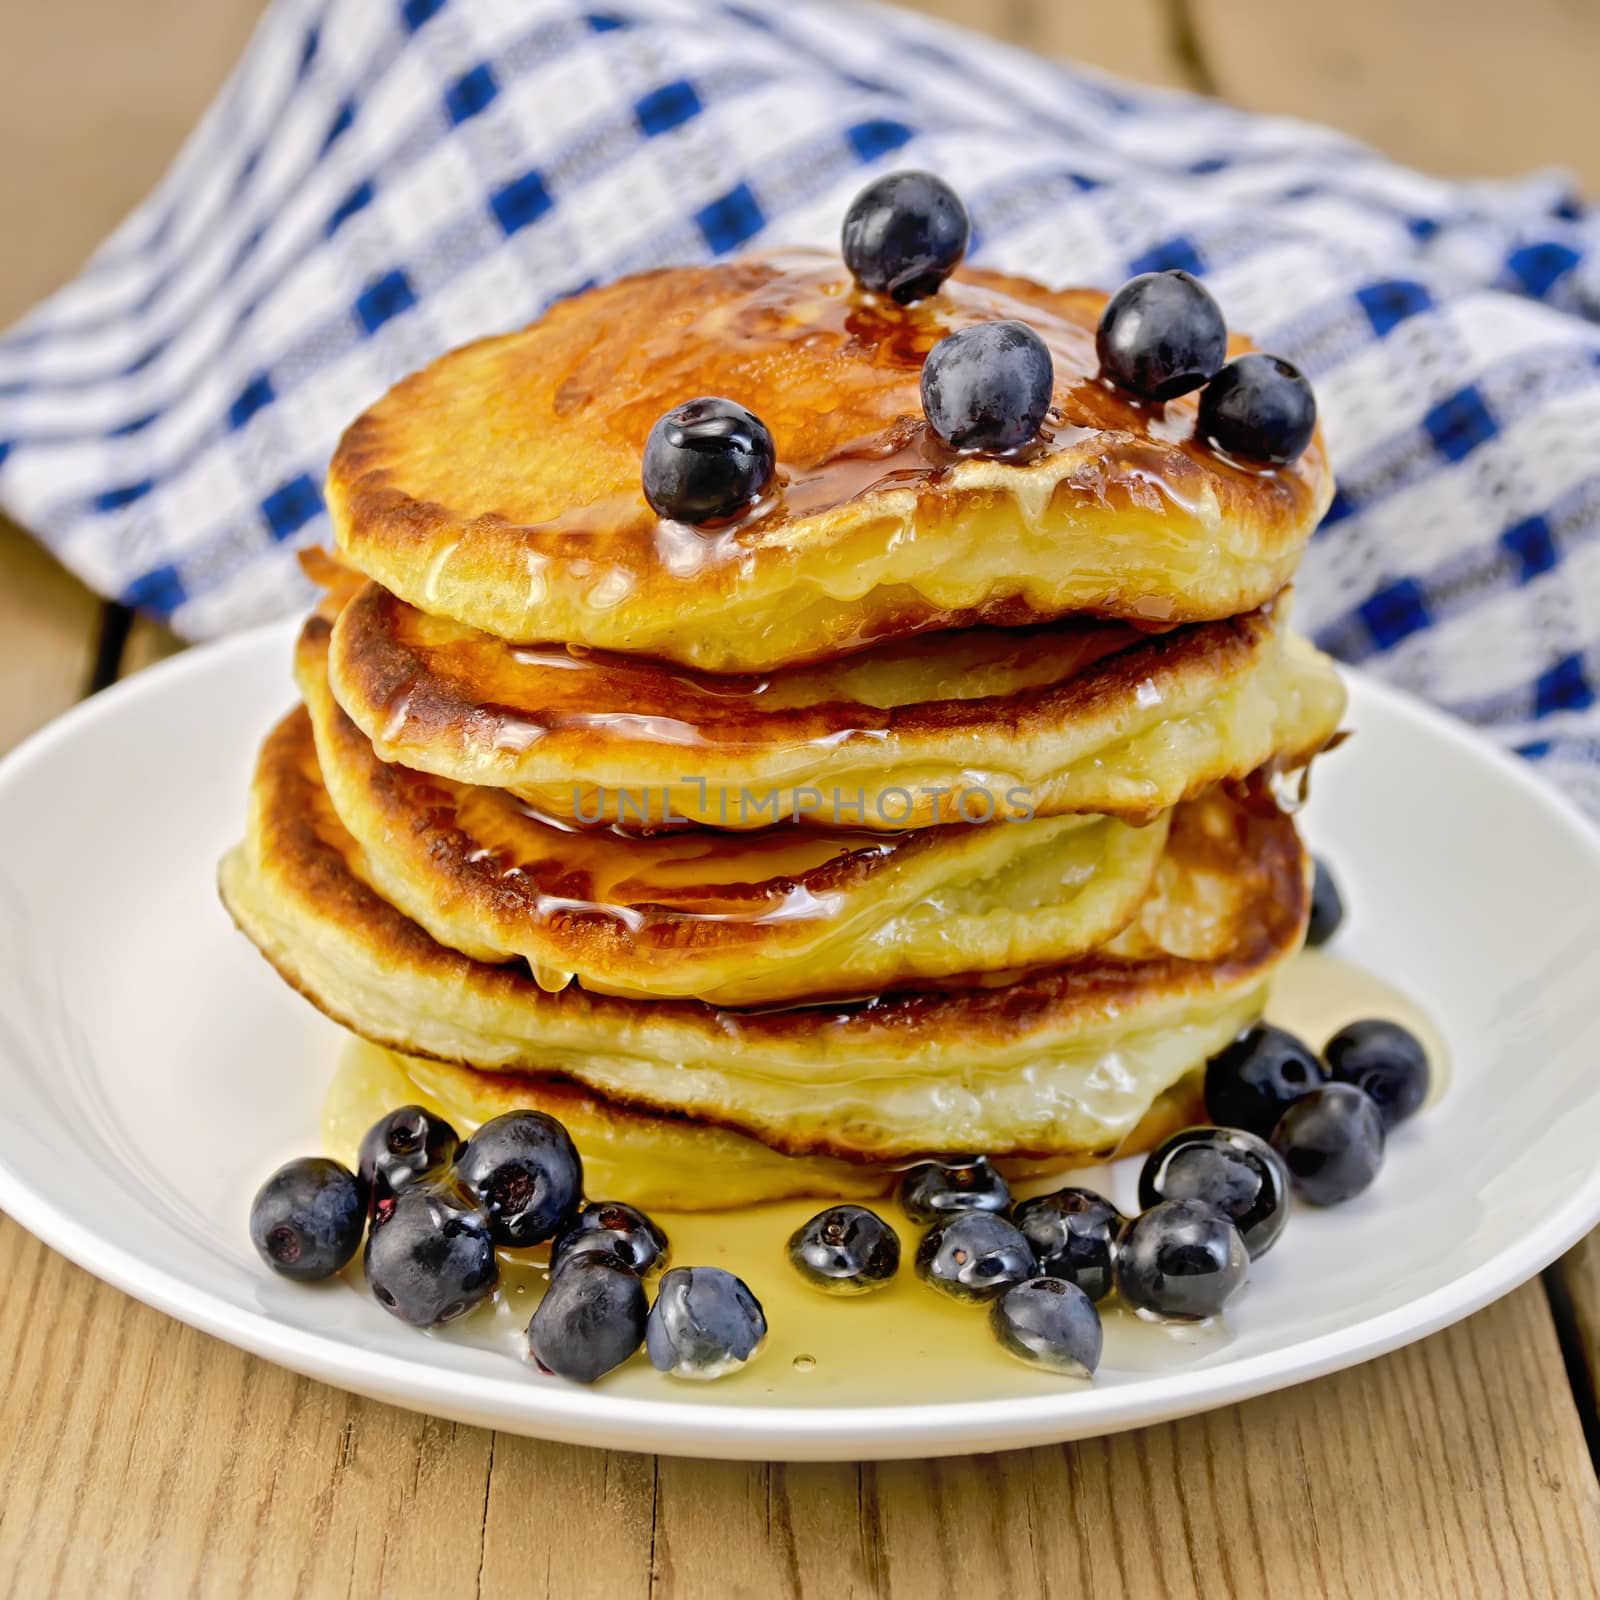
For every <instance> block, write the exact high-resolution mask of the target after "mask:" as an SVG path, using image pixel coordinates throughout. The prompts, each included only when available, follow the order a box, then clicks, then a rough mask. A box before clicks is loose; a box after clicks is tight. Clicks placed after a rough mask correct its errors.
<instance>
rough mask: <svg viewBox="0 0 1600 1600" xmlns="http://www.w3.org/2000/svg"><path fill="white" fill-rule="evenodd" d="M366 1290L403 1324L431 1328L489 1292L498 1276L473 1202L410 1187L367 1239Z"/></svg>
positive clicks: (432, 1188) (449, 1191) (443, 1190)
mask: <svg viewBox="0 0 1600 1600" xmlns="http://www.w3.org/2000/svg"><path fill="white" fill-rule="evenodd" d="M366 1269H367V1286H368V1288H370V1289H371V1290H372V1293H373V1296H374V1297H375V1298H376V1300H377V1302H378V1304H379V1305H381V1306H382V1307H383V1308H384V1309H385V1310H386V1311H390V1312H392V1313H393V1314H394V1315H395V1316H397V1317H399V1318H400V1320H401V1321H402V1322H409V1323H412V1324H413V1325H414V1326H416V1327H419V1328H432V1327H435V1326H437V1324H439V1323H441V1322H450V1321H452V1320H453V1319H454V1318H456V1317H459V1316H461V1315H462V1314H463V1313H464V1312H467V1311H470V1310H471V1309H472V1308H473V1307H474V1306H475V1305H477V1303H478V1302H479V1301H480V1300H482V1299H484V1297H485V1296H487V1295H489V1294H490V1293H492V1292H493V1290H494V1286H495V1284H496V1283H497V1282H498V1281H499V1277H500V1269H499V1265H498V1264H497V1263H496V1261H495V1255H494V1241H493V1240H492V1239H491V1238H490V1237H489V1224H488V1221H487V1220H486V1219H485V1217H484V1215H483V1213H482V1212H481V1211H479V1210H478V1208H477V1207H476V1206H475V1205H473V1203H472V1201H471V1198H470V1197H469V1196H467V1195H466V1194H464V1193H462V1192H460V1191H459V1190H457V1189H455V1188H447V1187H444V1186H442V1185H439V1184H431V1183H430V1184H411V1185H410V1186H408V1187H407V1188H405V1189H402V1190H401V1192H400V1193H399V1194H398V1195H396V1196H395V1199H394V1204H393V1205H392V1206H391V1207H390V1208H389V1211H388V1214H387V1215H386V1216H382V1217H379V1218H377V1219H375V1220H374V1222H373V1224H372V1231H371V1232H370V1233H369V1234H368V1235H367V1255H366Z"/></svg>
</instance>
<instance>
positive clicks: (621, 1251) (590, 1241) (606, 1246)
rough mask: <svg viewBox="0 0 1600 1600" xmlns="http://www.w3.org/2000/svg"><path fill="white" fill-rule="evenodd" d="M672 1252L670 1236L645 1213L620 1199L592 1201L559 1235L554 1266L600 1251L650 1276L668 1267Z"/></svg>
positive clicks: (552, 1249) (552, 1254) (553, 1251)
mask: <svg viewBox="0 0 1600 1600" xmlns="http://www.w3.org/2000/svg"><path fill="white" fill-rule="evenodd" d="M668 1249H669V1247H668V1245H667V1236H666V1234H664V1233H663V1232H662V1231H661V1229H660V1228H658V1227H657V1226H656V1225H655V1223H653V1222H652V1221H651V1220H650V1218H649V1217H647V1216H646V1215H645V1214H644V1212H642V1211H637V1210H635V1209H634V1208H633V1207H632V1206H626V1205H624V1204H623V1203H622V1202H621V1201H620V1200H591V1201H590V1202H589V1203H588V1205H586V1206H585V1207H584V1208H583V1210H582V1211H580V1212H579V1213H578V1214H577V1216H575V1217H573V1218H572V1219H571V1220H570V1221H569V1222H568V1223H567V1224H566V1226H565V1227H563V1228H562V1230H561V1231H560V1232H559V1233H558V1234H557V1235H556V1239H555V1243H554V1244H553V1245H551V1246H550V1265H551V1267H552V1268H555V1267H559V1266H560V1265H561V1263H562V1262H563V1261H566V1260H569V1259H570V1258H572V1257H574V1256H579V1255H587V1254H590V1253H591V1252H596V1251H598V1252H599V1253H601V1254H603V1255H611V1256H615V1257H616V1259H617V1260H618V1261H620V1262H621V1263H622V1264H623V1265H624V1266H625V1267H632V1268H633V1270H634V1271H635V1272H637V1273H638V1274H639V1275H640V1276H641V1277H647V1276H648V1275H649V1274H650V1273H652V1272H659V1271H660V1270H661V1268H662V1267H664V1266H666V1264H667V1255H668Z"/></svg>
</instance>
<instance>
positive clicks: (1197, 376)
mask: <svg viewBox="0 0 1600 1600" xmlns="http://www.w3.org/2000/svg"><path fill="white" fill-rule="evenodd" d="M1094 344H1095V351H1096V353H1097V354H1098V355H1099V357H1100V369H1101V371H1102V372H1104V373H1105V375H1106V376H1107V377H1108V378H1110V379H1111V380H1112V382H1113V383H1115V384H1116V385H1117V386H1118V387H1119V388H1123V389H1127V390H1129V391H1130V392H1131V393H1133V394H1136V395H1141V396H1143V398H1145V399H1146V400H1171V399H1172V398H1173V397H1174V396H1176V395H1180V394H1187V393H1188V392H1189V391H1190V390H1191V389H1198V388H1199V387H1200V385H1201V384H1203V383H1206V382H1208V381H1209V380H1210V379H1212V378H1214V377H1216V375H1217V373H1218V372H1219V371H1220V370H1221V369H1222V363H1223V362H1224V361H1226V360H1227V359H1228V325H1227V323H1226V322H1224V321H1223V317H1222V310H1221V308H1220V307H1219V306H1218V305H1217V302H1216V301H1215V300H1213V299H1212V298H1211V295H1210V293H1209V292H1208V291H1207V289H1206V288H1205V286H1204V285H1203V284H1202V283H1201V282H1200V280H1199V279H1198V278H1194V277H1191V276H1190V275H1189V274H1188V273H1187V272H1180V271H1177V270H1174V271H1171V272H1142V273H1140V274H1139V276H1138V277H1137V278H1130V279H1129V280H1128V281H1127V282H1126V283H1125V284H1123V286H1122V287H1121V288H1120V289H1118V290H1117V292H1116V293H1115V294H1114V295H1112V297H1111V298H1110V300H1108V301H1107V302H1106V308H1105V310H1104V311H1103V312H1102V313H1101V315H1100V327H1099V331H1098V332H1097V333H1096V334H1095V340H1094Z"/></svg>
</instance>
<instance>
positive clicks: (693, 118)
mask: <svg viewBox="0 0 1600 1600" xmlns="http://www.w3.org/2000/svg"><path fill="white" fill-rule="evenodd" d="M902 166H926V167H932V168H935V169H937V170H938V171H940V172H941V173H943V174H944V175H945V176H946V177H948V178H949V179H950V180H951V181H952V182H953V183H954V184H955V186H956V187H957V189H958V190H959V191H960V192H961V194H962V195H963V196H964V198H965V199H966V202H967V205H968V207H969V209H970V211H971V214H972V220H973V228H974V251H973V253H974V255H975V257H976V259H977V260H979V261H982V262H985V263H987V264H990V265H993V266H997V267H1002V268H1007V269H1010V270H1013V271H1017V272H1023V273H1027V274H1030V275H1032V276H1035V277H1038V278H1041V279H1043V280H1045V281H1046V282H1048V283H1067V282H1080V283H1098V284H1102V285H1105V286H1108V287H1109V286H1114V285H1116V284H1117V283H1119V282H1120V281H1121V280H1123V279H1124V278H1126V277H1127V276H1128V275H1129V274H1131V273H1135V272H1142V271H1146V270H1149V269H1151V268H1161V267H1184V268H1187V269H1189V270H1190V271H1193V272H1196V273H1201V274H1203V275H1204V276H1205V278H1206V280H1207V282H1208V283H1209V284H1210V285H1211V286H1212V288H1213V289H1214V291H1215V292H1216V294H1217V296H1218V298H1219V299H1220V301H1221V303H1222V306H1223V309H1224V310H1225V311H1226V312H1227V314H1228V319H1229V321H1230V323H1232V324H1233V325H1235V326H1238V327H1241V328H1246V329H1249V330H1252V331H1253V332H1254V333H1255V335H1256V336H1257V337H1258V339H1259V340H1260V341H1261V342H1262V343H1263V344H1264V345H1265V346H1266V347H1267V348H1269V349H1271V350H1274V351H1277V352H1280V353H1282V354H1283V355H1285V356H1288V357H1290V358H1291V359H1292V360H1294V361H1296V362H1297V363H1298V364H1299V365H1300V366H1301V367H1302V368H1304V369H1305V371H1306V372H1307V373H1308V375H1309V376H1310V377H1311V379H1312V380H1313V382H1314V383H1315V384H1316V388H1317V393H1318V396H1319V398H1320V401H1321V405H1322V411H1323V416H1324V420H1325V424H1326V428H1327V433H1328V439H1329V442H1330V445H1331V447H1332V452H1333V458H1334V464H1335V467H1336V469H1337V472H1338V476H1339V480H1340V491H1339V497H1338V499H1337V501H1336V502H1335V505H1334V507H1333V510H1332V511H1331V513H1330V514H1329V517H1328V520H1327V522H1326V523H1325V524H1324V526H1323V527H1322V529H1321V531H1320V532H1319V533H1318V535H1317V537H1316V538H1315V539H1314V541H1313V542H1312V545H1311V548H1310V551H1309V553H1308V555H1307V558H1306V561H1305V564H1304V567H1303V569H1302V573H1301V577H1300V580H1299V600H1298V602H1297V604H1298V612H1297V615H1298V618H1299V620H1300V622H1301V624H1302V625H1303V626H1306V627H1307V628H1308V629H1309V630H1310V631H1311V632H1312V633H1313V634H1314V635H1315V637H1316V638H1317V639H1318V640H1319V641H1320V642H1321V643H1322V644H1323V645H1324V646H1326V647H1327V648H1328V649H1330V650H1332V651H1334V652H1335V653H1336V654H1338V655H1339V656H1341V657H1343V658H1344V659H1345V660H1347V661H1354V662H1359V663H1361V664H1362V665H1363V666H1365V667H1367V668H1369V669H1370V670H1373V671H1376V672H1378V673H1380V674H1381V675H1383V676H1384V677H1386V678H1389V679H1391V680H1393V681H1394V682H1396V683H1399V684H1402V685H1404V686H1405V687H1407V688H1409V689H1412V690H1415V691H1417V692H1419V693H1421V694H1424V695H1426V696H1428V697H1430V698H1431V699H1434V700H1436V701H1438V702H1439V703H1441V704H1443V705H1445V706H1447V707H1448V708H1450V709H1451V710H1453V711H1456V712H1458V713H1459V714H1461V715H1462V716H1464V717H1467V718H1468V719H1470V720H1471V721H1473V722H1475V723H1477V724H1478V725H1479V726H1480V727H1482V728H1484V729H1485V730H1486V731H1488V732H1489V733H1490V734H1491V735H1492V736H1493V737H1494V738H1495V739H1497V740H1498V741H1499V742H1501V743H1502V744H1504V745H1506V746H1508V747H1510V748H1512V749H1516V750H1520V751H1521V752H1523V753H1524V754H1525V755H1528V756H1530V757H1533V758H1534V759H1536V760H1537V761H1538V762H1539V763H1540V765H1541V767H1542V769H1543V770H1544V771H1545V772H1546V773H1548V774H1549V775H1550V776H1551V777H1552V778H1554V779H1555V780H1556V781H1557V782H1559V783H1561V784H1563V785H1564V786H1565V787H1567V788H1568V790H1569V791H1570V792H1572V793H1573V794H1575V795H1576V796H1578V797H1579V798H1580V800H1581V801H1582V802H1583V803H1585V804H1586V805H1587V806H1588V807H1589V808H1590V809H1591V810H1593V811H1596V812H1600V706H1597V705H1596V685H1597V683H1600V326H1597V320H1600V216H1597V215H1596V213H1594V212H1593V211H1585V210H1583V209H1581V208H1580V207H1579V206H1578V205H1577V204H1576V203H1575V202H1574V201H1573V200H1572V198H1571V196H1570V193H1569V191H1568V189H1567V188H1566V186H1565V184H1564V181H1563V180H1562V178H1561V177H1559V176H1557V175H1536V176H1534V177H1531V178H1529V179H1527V180H1525V181H1521V182H1517V183H1473V184H1466V183H1446V182H1442V181H1439V180H1436V179H1432V178H1427V177H1423V176H1421V175H1420V174H1417V173H1414V172H1409V171H1406V170H1404V169H1402V168H1399V167H1396V166H1393V165H1391V164H1390V163H1388V162H1386V161H1384V160H1382V159H1380V158H1379V157H1378V156H1377V155H1375V154H1374V153H1373V152H1372V151H1370V150H1367V149H1365V148H1363V147H1362V146H1360V145H1358V144H1355V143H1353V142H1352V141H1350V140H1349V139H1346V138H1344V137H1342V136H1340V135H1338V134H1335V133H1332V132H1329V131H1326V130H1323V129H1319V128H1314V127H1308V126H1305V125H1302V124H1300V123H1296V122H1290V121H1285V120H1279V119H1273V118H1264V117H1254V116H1247V115H1244V114H1242V113H1239V112H1235V111H1232V110H1229V109H1227V108H1225V107H1222V106H1219V105H1215V104H1212V103H1210V102H1207V101H1203V100H1199V99H1194V98H1191V97H1188V96H1184V95H1179V94H1172V93H1167V92H1163V91H1157V90H1151V89H1143V88H1135V87H1132V86H1130V85H1127V84H1124V83H1118V82H1115V81H1112V80H1109V79H1106V78H1103V77H1100V76H1098V75H1095V74H1092V73H1089V72H1085V71H1077V70H1072V69H1068V68H1063V67H1058V66H1054V65H1051V64H1048V63H1046V62H1044V61H1041V60H1038V59H1035V58H1033V57H1030V56H1027V55H1023V54H1020V53H1018V52H1015V51H1011V50H1007V49H1005V48H1003V47H1001V46H998V45H994V44H991V43H989V42H987V41H983V40H979V39H977V38H975V37H973V36H971V35H968V34H965V33H962V32H959V31H956V30H953V29H949V28H946V27H943V26H940V25H937V24H931V23H927V22H924V21H921V20H918V19H916V18H914V17H911V16H909V15H906V14H902V13H899V12H893V11H888V10H878V9H874V8H870V7H868V6H865V5H856V4H849V3H845V0H837V3H833V0H784V3H783V4H781V5H780V4H776V3H766V0H761V3H750V4H744V5H732V4H715V3H711V0H614V3H612V0H590V3H589V4H587V5H586V4H582V3H578V4H574V3H571V0H449V3H447V0H277V3H276V4H275V5H274V6H273V7H272V8H271V10H270V11H269V12H268V13H267V15H266V17H265V19H264V20H263V22H262V23H261V26H260V28H259V30H258V31H257V33H256V36H255V38H254V40H253V42H252V43H251V45H250V48H249V51H248V53H247V54H246V56H245V59H244V61H243V62H242V64H241V65H240V66H239V68H238V70H237V71H236V72H235V73H234V75H233V77H232V79H231V80H230V82H229V83H228V85H227V87H226V88H225V89H224V90H223V92H222V94H221V96H220V97H219V98H218V100H217V102H216V103H215V104H214V105H213V106H212V107H211V109H210V111H209V112H208V113H207V114H206V116H205V118H204V120H203V121H202V123H201V125H200V127H199V128H198V129H197V130H196V132H195V133H194V135H193V137H192V138H191V139H190V141H189V143H188V144H187V146H186V147H185V149H184V150H183V152H182V154H181V155H180V156H179V158H178V160H177V162H176V163H175V164H174V166H173V168H172V170H171V172H170V173H168V175H167V176H166V178H165V179H164V180H163V181H162V183H161V184H160V186H159V187H158V188H157V190H156V192H155V193H154V194H153V195H152V196H151V197H150V198H149V200H147V201H146V202H145V203H144V204H143V205H142V206H141V207H140V208H139V209H138V210H137V211H136V212H135V213H134V214H133V215H132V216H131V217H129V218H128V220H127V221H126V222H125V223H124V224H123V225H122V226H121V227H120V228H119V229H118V230H117V231H116V233H115V234H113V235H112V237H111V238H110V239H109V240H108V241H107V242H106V244H105V245H104V246H103V248H102V249H101V250H100V251H99V252H98V254H96V255H95V257H94V258H93V259H92V260H91V261H90V262H89V264H88V265H87V266H86V267H85V268H84V269H83V271H82V272H81V273H80V274H79V276H78V277H77V278H76V279H75V280H74V281H73V282H71V283H69V284H68V285H67V286H66V287H65V288H64V289H62V290H61V291H60V292H59V293H57V294H56V295H54V296H53V297H52V298H50V299H49V300H47V301H46V302H45V303H44V304H43V305H41V306H39V307H38V308H37V309H36V310H35V311H34V312H33V313H32V314H31V315H30V316H28V317H27V318H25V319H24V320H23V321H22V323H20V324H19V325H18V326H17V327H16V328H14V329H13V330H11V331H10V332H9V333H8V334H6V335H4V336H3V337H0V505H3V506H4V507H5V509H6V510H7V511H8V512H9V513H10V514H11V515H12V516H13V517H15V518H16V519H17V520H18V521H19V522H21V523H23V524H24V525H26V526H28V527H30V528H32V529H34V530H36V531H37V533H38V534H39V536H40V537H41V538H42V539H44V540H45V542H46V543H48V544H49V546H50V547H51V548H52V549H53V550H55V551H56V553H57V554H58V555H59V556H60V557H61V558H62V559H63V560H64V561H65V562H66V563H67V564H68V565H69V566H71V567H72V568H73V569H74V570H75V571H77V572H78V573H80V574H81V575H82V576H83V577H84V578H85V579H86V580H87V581H88V582H89V583H90V584H92V585H94V586H95V587H96V588H98V589H99V590H101V591H102V592H103V593H105V594H107V595H110V596H113V597H116V598H119V599H121V600H123V601H126V602H128V603H130V604H132V605H137V606H140V607H143V608H144V609H146V610H148V611H150V612H153V613H155V614H156V615H158V616H162V617H165V618H168V619H169V620H170V621H171V622H172V623H173V625H174V626H175V627H177V628H178V629H179V630H180V631H181V632H183V633H185V634H188V635H191V636H193V637H202V636H207V635H212V634H217V633H221V632H223V631H224V630H226V629H231V628H238V627H242V626H244V625H245V624H247V623H251V622H255V621H258V620H260V619H262V618H265V617H271V616H274V615H278V614H280V613H283V612H286V611H290V610H293V609H294V608H296V607H298V606H300V605H301V604H302V603H303V602H304V600H305V598H306V595H305V591H304V588H303V585H302V580H301V578H300V576H299V574H298V572H297V570H296V566H295V563H294V559H293V550H294V547H296V546H299V545H304V544H309V543H313V542H316V541H320V540H323V539H324V538H326V536H327V524H326V519H325V516H324V512H323V505H322V497H321V492H320V487H319V485H320V483H321V480H322V475H323V471H324V469H325V467H326V465H327V461H328V457H329V454H330V452H331V450H332V448H333V445H334V442H335V440H336V439H337V437H338V434H339V431H340V429H341V428H342V427H343V426H344V424H345V423H346V422H348V421H349V420H350V418H351V417H353V416H354V415H355V414H356V413H357V412H358V411H359V410H360V409H361V408H362V407H363V406H365V405H366V404H368V403H369V402H370V401H372V400H373V399H375V398H376V397H377V396H378V395H379V394H380V393H381V392H382V391H383V390H384V388H385V387H386V386H387V385H388V384H390V383H391V382H392V381H393V380H394V379H396V378H398V377H399V376H400V375H401V374H403V373H405V372H408V371H410V370H411V369H412V368H414V367H416V366H419V365H420V364H422V363H423V362H425V361H427V360H428V359H429V358H430V357H432V356H434V355H436V354H438V353H439V352H440V351H442V350H444V349H446V348H448V347H449V346H451V345H455V344H459V343H461V342H462V341H463V340H467V339H471V338H474V337H476V336H478V335H480V334H484V333H488V332H491V331H494V330H498V329H504V328H508V327H512V326H515V325H517V324H519V323H523V322H526V321H528V320H529V319H530V318H532V317H534V316H535V315H536V314H537V313H538V312H539V311H540V310H541V309H542V308H543V307H544V306H546V305H548V304H549V303H550V302H551V301H552V300H553V299H555V298H556V297H558V296H560V295H564V294H570V293H572V292H573V291H574V290H576V289H579V288H581V287H582V286H583V285H585V284H588V283H594V282H599V281H602V280H605V279H609V278H613V277H615V276H617V275H618V274H621V273H627V272H634V271H638V270H639V269H641V268H645V267H651V266H655V265H657V264H659V263H662V262H672V261H692V260H704V259H706V258H708V257H712V256H717V255H722V254H725V253H727V252H730V251H737V250H743V249H745V248H747V247H751V246H764V245H770V244H776V243H779V242H802V243H810V244H818V245H831V244H834V243H835V242H836V241H837V237H838V230H839V224H840V220H841V218H842V216H843V213H844V210H845V206H846V204H847V203H848V201H849V199H850V197H851V195H852V194H854V192H855V191H856V190H857V189H858V188H859V187H860V186H861V185H862V184H863V183H864V182H865V181H866V180H867V179H868V178H869V177H871V176H872V175H874V174H877V173H880V172H884V171H887V170H889V169H891V168H895V167H902Z"/></svg>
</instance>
